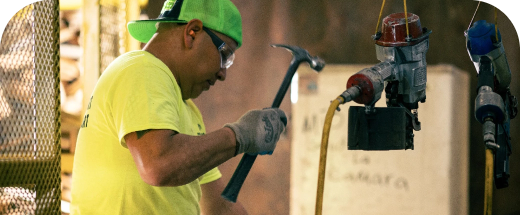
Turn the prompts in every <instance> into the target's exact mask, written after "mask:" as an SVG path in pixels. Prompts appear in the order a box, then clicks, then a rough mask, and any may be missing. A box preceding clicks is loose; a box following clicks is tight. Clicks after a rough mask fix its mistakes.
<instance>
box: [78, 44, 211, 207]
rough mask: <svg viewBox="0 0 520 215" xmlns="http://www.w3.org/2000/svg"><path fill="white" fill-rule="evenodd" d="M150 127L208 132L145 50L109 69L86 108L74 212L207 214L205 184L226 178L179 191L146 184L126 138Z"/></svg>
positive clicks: (208, 177) (196, 183) (202, 180)
mask: <svg viewBox="0 0 520 215" xmlns="http://www.w3.org/2000/svg"><path fill="white" fill-rule="evenodd" d="M147 129H171V130H175V131H178V132H179V133H183V134H188V135H203V134H205V132H206V131H205V127H204V124H203V121H202V116H201V114H200V112H199V110H198V109H197V107H196V106H195V104H194V103H193V102H192V101H191V100H187V101H183V100H182V96H181V91H180V88H179V86H178V84H177V82H176V81H175V78H174V77H173V75H172V73H171V71H170V70H169V69H168V67H167V66H166V65H165V64H163V63H162V62H161V61H160V60H159V59H157V58H155V57H154V56H153V55H151V54H150V53H148V52H146V51H133V52H129V53H126V54H124V55H122V56H121V57H119V58H117V59H116V60H115V61H114V62H113V63H112V64H111V65H110V66H109V67H108V68H107V69H106V70H105V72H104V73H103V74H102V75H101V77H100V79H99V81H98V83H97V85H96V87H95V89H94V92H93V94H92V97H91V100H90V103H89V105H88V107H87V112H86V113H85V117H84V121H83V124H82V128H81V129H80V132H79V134H78V141H77V146H76V152H75V158H74V169H73V175H72V177H73V179H72V204H71V212H72V214H96V215H97V214H182V215H184V214H200V207H199V201H200V198H201V189H200V184H202V183H208V182H211V181H214V180H216V179H218V178H220V177H221V174H220V172H219V170H218V169H217V168H215V169H213V170H211V171H209V172H208V173H206V174H205V175H203V176H201V177H200V178H199V179H197V180H195V181H193V182H191V183H189V184H187V185H184V186H179V187H154V186H150V185H148V184H146V183H145V182H144V181H143V180H142V179H141V177H140V176H139V173H138V171H137V168H136V165H135V163H134V161H133V158H132V155H131V154H130V152H129V150H128V149H127V148H126V143H125V141H124V136H125V135H126V134H128V133H131V132H134V131H140V130H147Z"/></svg>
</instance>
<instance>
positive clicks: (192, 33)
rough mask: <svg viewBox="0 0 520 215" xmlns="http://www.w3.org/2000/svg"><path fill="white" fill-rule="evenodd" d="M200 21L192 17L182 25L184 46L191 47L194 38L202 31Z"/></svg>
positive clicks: (198, 36)
mask: <svg viewBox="0 0 520 215" xmlns="http://www.w3.org/2000/svg"><path fill="white" fill-rule="evenodd" d="M202 26H203V25H202V21H200V20H199V19H192V20H190V21H189V22H188V24H186V26H185V27H184V46H185V47H187V48H190V49H191V48H192V47H193V44H194V42H195V40H196V39H199V38H200V35H201V32H202Z"/></svg>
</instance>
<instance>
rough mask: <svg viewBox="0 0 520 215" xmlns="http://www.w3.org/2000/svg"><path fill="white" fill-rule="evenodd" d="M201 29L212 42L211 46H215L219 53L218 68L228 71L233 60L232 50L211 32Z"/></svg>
mask: <svg viewBox="0 0 520 215" xmlns="http://www.w3.org/2000/svg"><path fill="white" fill-rule="evenodd" d="M202 29H204V31H206V33H208V35H209V37H211V41H213V44H215V46H216V47H217V49H218V51H219V53H220V68H221V69H228V68H229V67H230V66H231V65H233V60H235V53H233V50H232V49H231V48H230V47H229V46H228V45H227V44H226V43H225V42H224V41H222V40H221V39H220V38H219V37H218V36H217V35H215V34H214V33H213V32H211V30H209V29H208V28H206V27H202Z"/></svg>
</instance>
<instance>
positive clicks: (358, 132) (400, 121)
mask: <svg viewBox="0 0 520 215" xmlns="http://www.w3.org/2000/svg"><path fill="white" fill-rule="evenodd" d="M404 3H405V12H404V13H394V14H390V15H389V16H387V17H385V18H384V19H383V24H382V30H381V32H379V31H378V30H377V28H376V34H375V35H374V36H373V37H372V38H373V39H374V40H375V41H376V42H375V43H376V44H375V49H376V56H377V59H378V60H379V61H381V62H380V63H378V64H376V65H374V66H373V67H371V68H365V69H363V70H361V71H359V72H357V73H356V74H354V75H352V76H351V77H350V78H349V80H348V81H347V86H346V88H347V90H346V91H344V92H343V93H342V94H341V95H340V96H338V97H337V98H336V99H335V100H333V101H332V104H331V105H330V106H329V109H328V111H327V115H326V116H325V124H324V127H323V134H322V144H321V149H320V163H319V174H318V191H317V195H316V208H315V211H316V214H321V212H322V207H323V192H324V190H323V189H324V183H325V168H326V159H327V147H328V138H329V131H330V126H331V123H332V118H333V116H334V112H335V111H336V109H337V108H338V106H339V105H340V104H344V103H346V102H349V101H354V102H356V103H358V104H362V105H365V106H364V107H361V106H351V107H350V109H349V117H348V118H349V122H348V149H349V150H400V149H413V148H414V143H413V138H414V134H413V131H414V130H415V131H419V130H421V123H420V122H419V119H418V111H417V109H418V108H419V103H420V102H421V103H422V102H425V101H426V81H427V71H426V52H427V51H428V48H429V35H430V34H431V32H432V31H431V30H428V29H427V28H422V26H421V22H420V19H419V16H417V15H415V14H413V13H408V12H407V11H406V1H405V2H404ZM383 7H384V2H383V6H382V8H381V12H382V11H383ZM380 16H381V13H380ZM377 26H378V27H379V22H378V24H377ZM383 90H384V91H385V94H386V105H387V107H375V106H374V105H375V103H376V102H377V101H378V100H379V99H380V98H381V94H382V92H383Z"/></svg>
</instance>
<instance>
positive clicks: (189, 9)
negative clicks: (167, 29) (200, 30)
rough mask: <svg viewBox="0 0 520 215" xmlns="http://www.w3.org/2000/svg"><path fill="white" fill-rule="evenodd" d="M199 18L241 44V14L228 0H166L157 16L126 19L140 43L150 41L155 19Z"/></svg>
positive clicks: (210, 27) (131, 33)
mask: <svg viewBox="0 0 520 215" xmlns="http://www.w3.org/2000/svg"><path fill="white" fill-rule="evenodd" d="M192 19H199V20H201V21H202V24H203V25H204V26H205V27H207V28H209V29H212V30H215V31H217V32H220V33H222V34H224V35H226V36H228V37H230V38H231V39H233V40H235V41H236V42H237V43H238V46H237V48H238V47H240V46H242V18H241V17H240V12H239V11H238V9H237V8H236V6H235V5H234V4H233V3H232V2H231V1H230V0H166V1H165V2H164V5H163V8H162V10H161V14H160V15H159V17H158V18H157V19H149V20H135V21H130V22H128V25H127V27H128V32H130V35H132V37H133V38H135V39H136V40H139V41H140V42H142V43H147V42H148V41H150V39H151V38H152V36H153V35H154V34H155V32H156V31H157V28H156V24H157V23H158V22H175V23H188V22H189V21H190V20H192Z"/></svg>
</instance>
